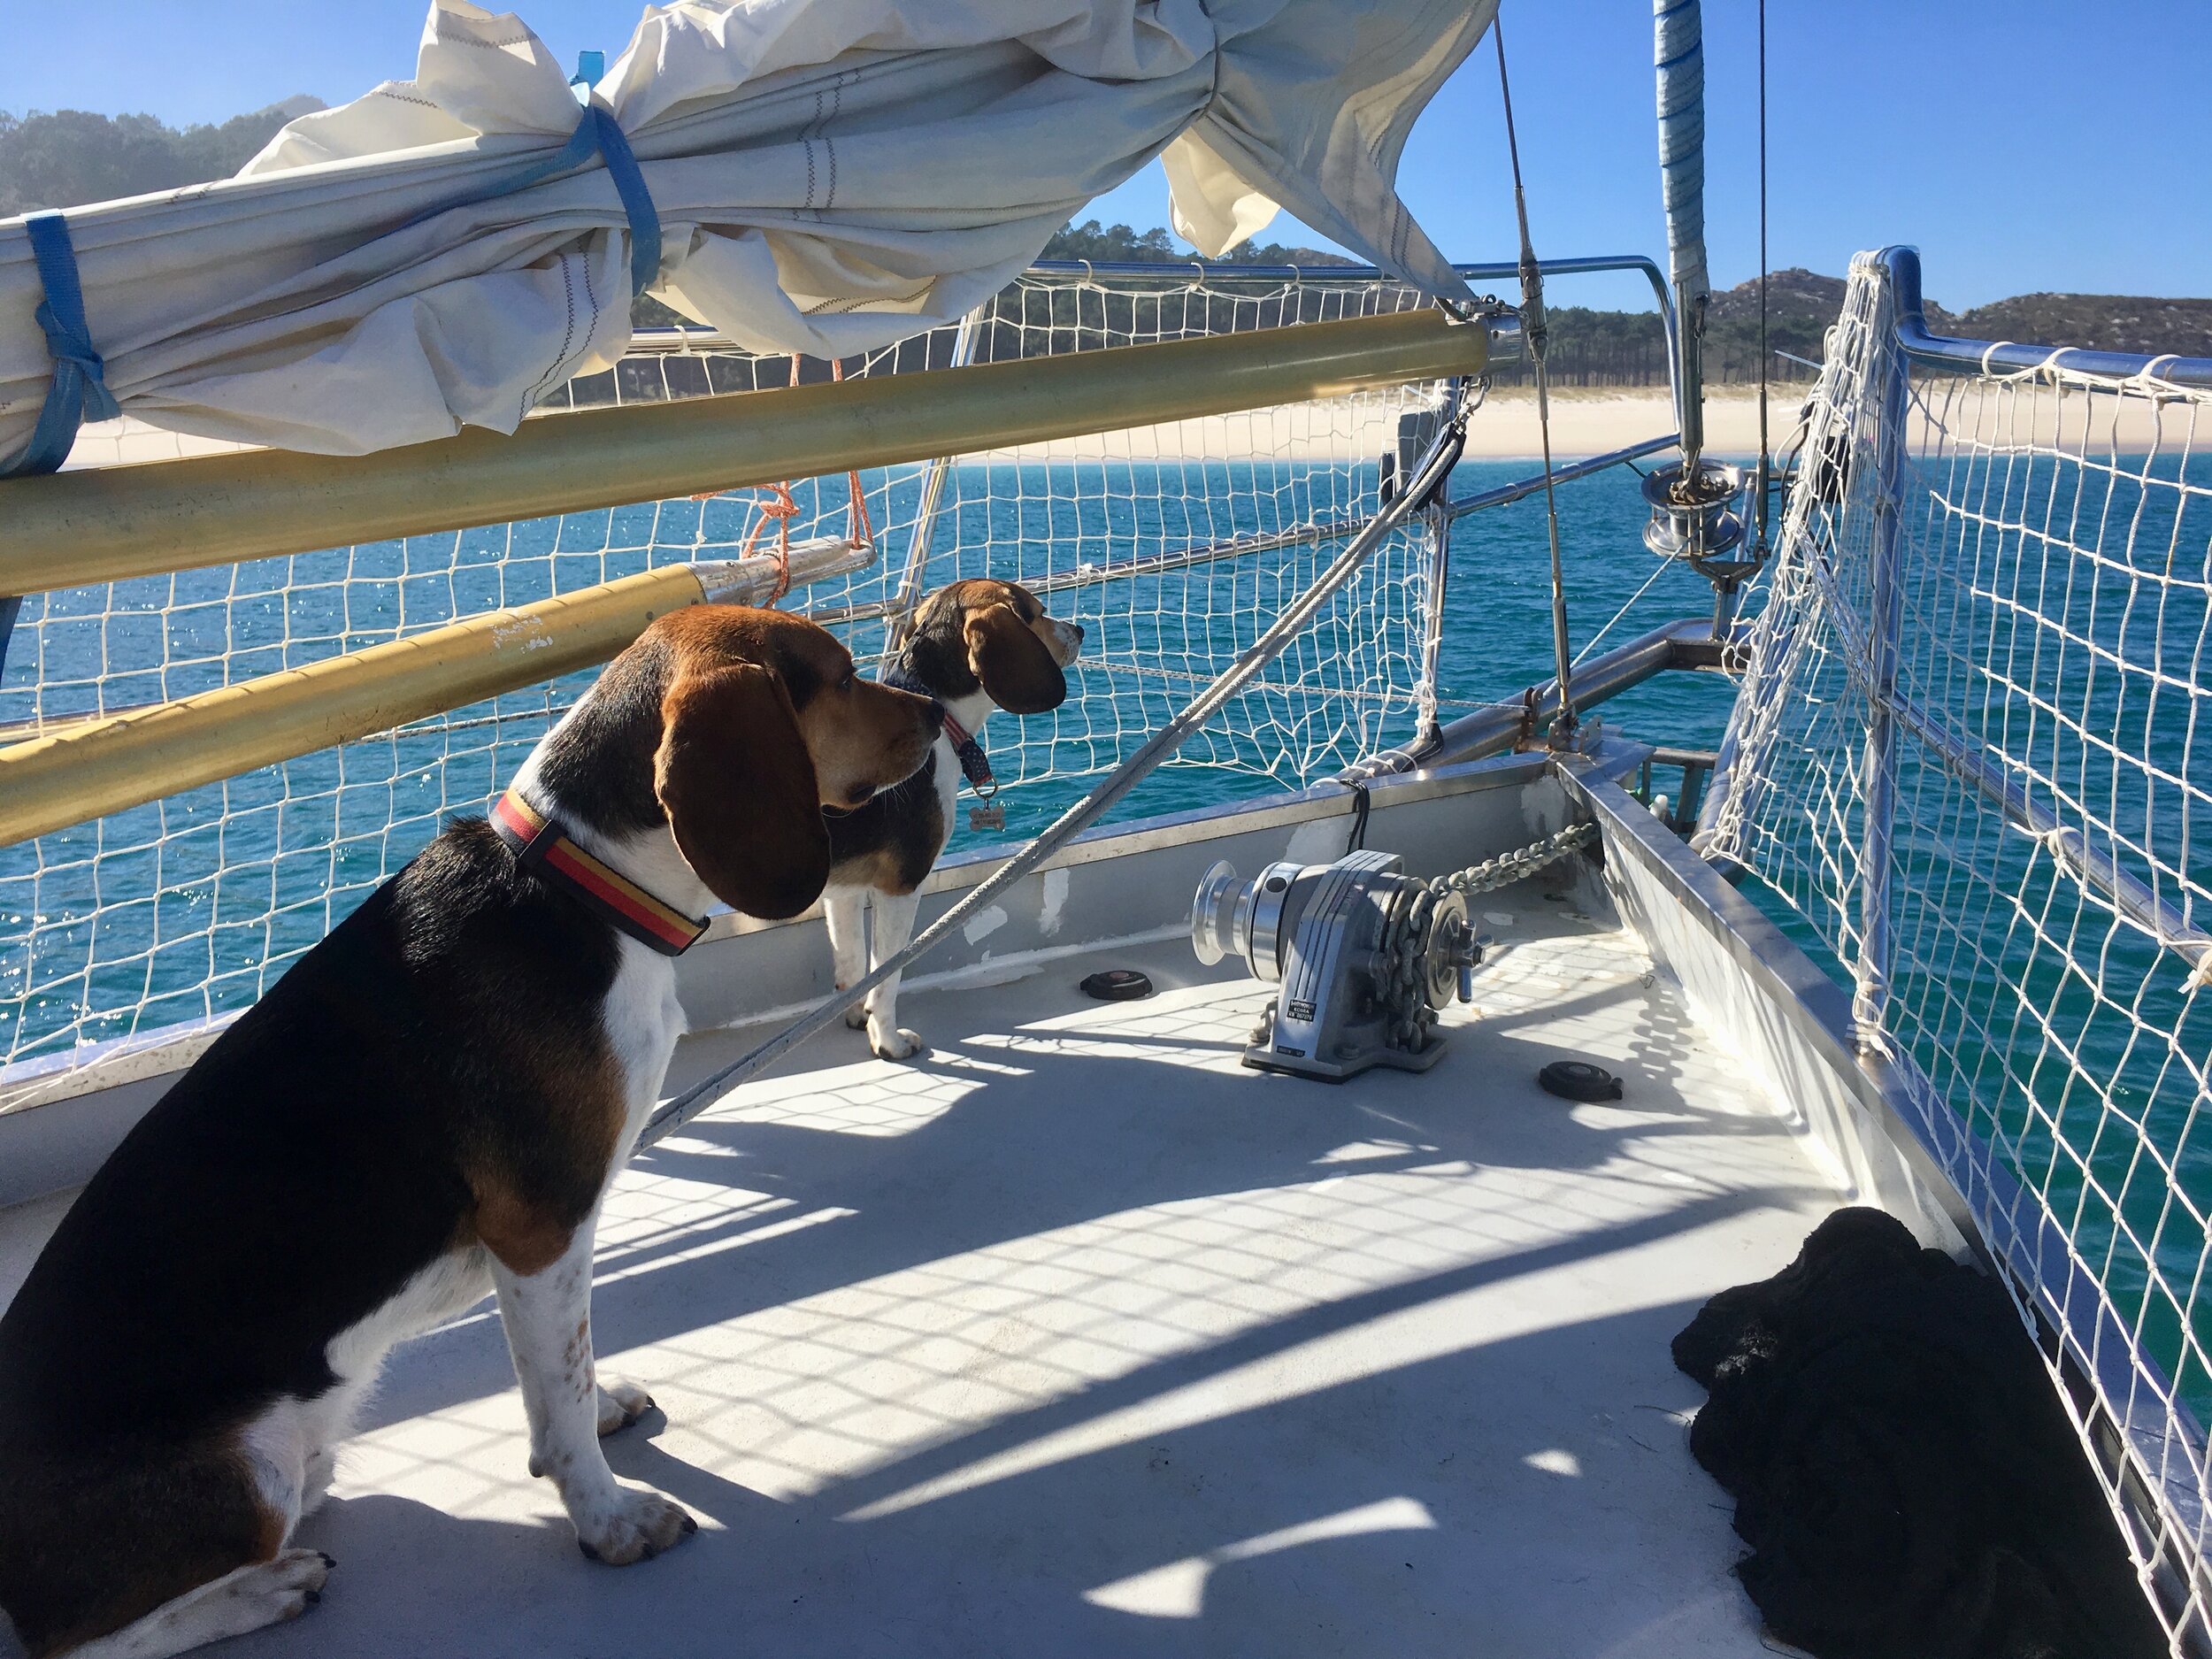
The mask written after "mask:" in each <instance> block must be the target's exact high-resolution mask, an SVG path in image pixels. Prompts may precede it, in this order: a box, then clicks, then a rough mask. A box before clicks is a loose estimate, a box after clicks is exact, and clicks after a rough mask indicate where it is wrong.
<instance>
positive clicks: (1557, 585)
mask: <svg viewBox="0 0 2212 1659" xmlns="http://www.w3.org/2000/svg"><path fill="white" fill-rule="evenodd" d="M1490 32H1491V34H1492V35H1493V37H1494V39H1495V41H1496V42H1497V48H1498V96H1499V97H1500V98H1501V99H1502V100H1503V102H1504V104H1505V148H1506V153H1507V154H1508V155H1509V156H1510V157H1512V159H1513V212H1514V216H1515V217H1516V218H1517V219H1518V220H1519V221H1520V227H1521V333H1522V336H1523V338H1525V340H1527V342H1528V355H1529V358H1530V361H1532V363H1534V364H1535V365H1536V428H1537V433H1538V434H1539V436H1540V437H1541V439H1542V440H1543V446H1544V522H1545V526H1546V527H1547V528H1548V531H1549V532H1550V535H1551V644H1552V655H1553V657H1555V658H1556V659H1557V662H1558V664H1559V715H1558V718H1555V720H1553V721H1552V723H1551V744H1552V747H1553V748H1554V749H1563V748H1564V747H1565V746H1566V744H1567V741H1568V740H1569V739H1570V738H1571V737H1572V736H1573V735H1574V730H1575V705H1574V694H1573V690H1572V688H1571V686H1570V685H1569V684H1568V678H1569V676H1570V674H1571V672H1573V669H1574V663H1573V661H1572V660H1571V658H1570V657H1569V656H1568V654H1567V575H1566V569H1565V567H1564V565H1563V564H1562V563H1561V561H1560V557H1559V496H1558V494H1557V492H1556V491H1555V490H1554V488H1552V475H1551V394H1550V388H1549V386H1548V380H1547V377H1546V374H1545V371H1544V346H1545V342H1546V339H1547V337H1548V335H1549V334H1550V332H1551V331H1550V328H1549V327H1548V325H1547V324H1546V323H1545V321H1544V273H1543V269H1542V267H1541V266H1540V265H1538V264H1537V263H1536V249H1535V246H1534V244H1533V243H1532V242H1530V241H1529V236H1528V197H1527V196H1526V195H1525V193H1524V192H1523V190H1522V188H1521V146H1520V142H1519V141H1518V140H1517V138H1515V136H1514V134H1513V89H1512V88H1511V87H1509V86H1508V85H1507V84H1506V79H1505V19H1503V18H1502V17H1500V18H1498V19H1494V21H1493V22H1492V23H1491V25H1490Z"/></svg>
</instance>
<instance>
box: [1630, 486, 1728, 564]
mask: <svg viewBox="0 0 2212 1659" xmlns="http://www.w3.org/2000/svg"><path fill="white" fill-rule="evenodd" d="M1742 490H1743V472H1742V470H1741V469H1740V468H1738V467H1734V466H1730V465H1726V464H1725V463H1724V462H1718V461H1707V462H1704V463H1702V464H1701V465H1700V466H1699V467H1698V469H1697V472H1696V475H1695V477H1694V479H1693V480H1690V481H1689V482H1687V483H1686V482H1685V480H1684V479H1683V474H1682V468H1681V466H1680V465H1679V464H1677V465H1673V466H1663V467H1659V468H1657V469H1655V471H1653V472H1650V473H1648V474H1647V475H1646V477H1645V479H1644V504H1645V505H1646V506H1647V507H1649V508H1650V509H1651V520H1650V522H1649V523H1647V525H1645V526H1644V545H1645V546H1646V547H1647V548H1649V549H1651V550H1652V551H1653V552H1654V553H1656V554H1657V555H1659V557H1661V558H1671V559H1689V560H1691V561H1692V562H1693V563H1694V562H1696V561H1699V560H1703V559H1714V558H1718V557H1721V555H1723V554H1724V553H1726V552H1729V551H1730V550H1731V549H1733V548H1734V547H1735V546H1736V545H1737V543H1739V542H1740V541H1742V540H1743V536H1744V522H1743V518H1742V515H1741V514H1740V513H1738V512H1737V511H1736V508H1735V502H1736V497H1737V496H1738V495H1740V494H1741V493H1742Z"/></svg>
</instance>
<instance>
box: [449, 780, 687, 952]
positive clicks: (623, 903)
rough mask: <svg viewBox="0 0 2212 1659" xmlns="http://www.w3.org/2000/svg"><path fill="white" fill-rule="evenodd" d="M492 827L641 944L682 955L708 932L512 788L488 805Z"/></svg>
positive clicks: (521, 854)
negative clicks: (594, 853) (572, 837)
mask: <svg viewBox="0 0 2212 1659" xmlns="http://www.w3.org/2000/svg"><path fill="white" fill-rule="evenodd" d="M492 828H493V829H495V830H496V831H497V832H498V833H499V839H500V840H502V841H505V842H506V843H507V845H508V846H510V847H511V848H513V849H515V856H517V857H518V858H519V859H520V860H521V861H522V862H523V864H526V865H528V866H530V867H532V868H534V870H536V871H537V872H538V873H539V874H540V875H542V876H546V877H548V878H549V879H551V880H552V882H553V884H554V885H555V886H556V887H565V888H566V889H567V890H568V891H569V892H570V893H572V894H573V895H575V896H576V897H577V898H578V899H580V900H581V901H582V902H583V906H584V908H585V909H586V910H591V911H593V912H594V913H595V914H596V915H598V916H599V917H600V918H602V919H603V920H605V921H609V922H611V923H613V924H614V926H617V927H618V928H620V929H621V930H622V931H623V932H624V933H627V934H629V936H630V937H631V938H633V939H634V940H636V941H638V942H639V943H640V944H641V945H646V946H649V947H650V948H651V949H655V950H657V951H659V952H660V953H661V955H662V956H682V955H683V953H684V952H685V951H687V950H688V949H691V947H692V946H694V945H695V944H697V943H698V942H699V935H700V934H702V933H705V932H706V931H707V924H706V922H705V920H704V918H700V917H694V916H686V915H685V914H684V913H683V912H682V911H681V910H677V909H675V908H674V907H673V906H672V905H667V904H664V903H662V902H660V901H659V900H658V899H657V898H655V897H654V896H653V895H651V894H649V893H648V892H647V891H646V890H645V889H644V888H643V887H640V886H638V884H637V883H636V882H634V881H633V880H631V879H629V878H628V877H626V876H625V875H623V874H622V873H621V872H619V871H617V870H613V869H611V868H610V867H609V866H608V865H606V864H603V863H602V862H601V861H600V860H598V859H596V858H595V857H593V856H591V855H590V854H589V853H588V852H586V851H585V850H584V849H582V848H581V847H579V846H578V845H577V844H576V843H575V842H574V841H571V840H570V839H569V838H568V836H567V835H566V834H565V833H564V832H563V831H562V829H561V826H560V824H559V823H558V822H557V820H555V819H553V818H548V817H546V815H545V814H544V813H542V812H541V811H539V810H537V808H535V807H534V806H532V805H531V804H530V803H528V802H527V801H526V800H524V799H523V798H522V796H521V795H518V794H517V793H516V792H515V791H514V790H512V789H510V790H508V791H507V793H506V794H504V795H501V796H500V797H499V799H498V800H497V801H495V802H494V803H492Z"/></svg>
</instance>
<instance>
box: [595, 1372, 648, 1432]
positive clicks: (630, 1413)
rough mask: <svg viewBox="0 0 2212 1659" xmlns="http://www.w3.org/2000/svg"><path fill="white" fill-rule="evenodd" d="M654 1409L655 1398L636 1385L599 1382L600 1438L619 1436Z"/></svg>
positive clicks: (605, 1380)
mask: <svg viewBox="0 0 2212 1659" xmlns="http://www.w3.org/2000/svg"><path fill="white" fill-rule="evenodd" d="M651 1409H653V1396H652V1395H651V1394H647V1393H646V1392H645V1390H644V1389H642V1388H641V1387H639V1386H637V1385H636V1384H635V1383H624V1382H609V1381H608V1380H607V1379H604V1378H602V1379H600V1382H599V1438H600V1439H601V1440H605V1439H606V1438H607V1436H608V1435H610V1434H619V1433H621V1432H622V1431H623V1430H625V1429H626V1428H628V1427H629V1426H630V1425H632V1424H633V1423H635V1422H636V1421H637V1420H638V1419H639V1418H640V1417H643V1416H644V1415H645V1414H646V1413H647V1412H648V1411H650V1410H651Z"/></svg>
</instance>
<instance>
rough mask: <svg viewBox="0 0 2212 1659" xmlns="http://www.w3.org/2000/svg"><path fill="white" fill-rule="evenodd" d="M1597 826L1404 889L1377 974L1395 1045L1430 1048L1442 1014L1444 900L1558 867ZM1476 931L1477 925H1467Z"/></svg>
mask: <svg viewBox="0 0 2212 1659" xmlns="http://www.w3.org/2000/svg"><path fill="white" fill-rule="evenodd" d="M1596 835H1597V826H1596V825H1594V824H1570V825H1568V826H1566V828H1564V829H1563V830H1560V831H1558V832H1557V833H1555V834H1551V835H1548V836H1546V837H1545V838H1544V839H1543V840H1542V841H1535V842H1532V843H1531V844H1530V845H1528V846H1526V847H1517V848H1515V849H1513V850H1512V851H1511V852H1506V853H1500V854H1499V855H1498V856H1496V857H1495V858H1486V859H1485V860H1483V861H1482V863H1480V864H1470V865H1468V866H1467V868H1466V869H1464V870H1455V871H1452V872H1450V873H1448V874H1447V875H1440V876H1438V877H1436V878H1435V879H1432V880H1431V881H1429V882H1428V883H1427V884H1426V885H1425V886H1421V887H1411V886H1409V887H1403V888H1401V889H1400V891H1399V893H1398V895H1397V896H1396V897H1395V898H1394V900H1393V901H1392V902H1391V907H1390V915H1389V918H1388V919H1387V920H1386V922H1385V924H1384V926H1383V942H1382V948H1381V950H1380V951H1379V956H1380V957H1381V959H1382V964H1383V966H1382V972H1380V973H1379V974H1378V975H1377V983H1376V987H1375V989H1376V995H1377V1000H1378V1001H1379V1002H1381V1003H1382V1005H1383V1006H1384V1007H1385V1008H1386V1009H1387V1010H1389V1012H1390V1041H1391V1042H1392V1043H1393V1044H1394V1045H1395V1046H1396V1047H1398V1048H1405V1049H1409V1050H1411V1051H1415V1052H1417V1051H1419V1050H1420V1049H1422V1048H1425V1047H1427V1046H1428V1040H1429V1033H1430V1031H1431V1030H1432V1029H1433V1027H1434V1026H1435V1025H1436V1022H1437V1019H1438V1018H1439V1010H1437V1009H1436V1008H1435V1007H1434V1006H1433V1005H1432V1003H1431V1002H1430V1001H1429V997H1428V987H1427V986H1426V984H1425V979H1426V978H1427V961H1428V954H1429V945H1430V939H1429V932H1430V927H1431V924H1432V920H1433V918H1434V917H1435V914H1436V907H1437V904H1438V903H1439V902H1440V901H1441V900H1443V899H1445V898H1448V897H1449V896H1451V895H1458V896H1459V897H1460V898H1461V899H1462V900H1466V899H1470V898H1472V897H1474V896H1475V895H1478V894H1482V893H1493V892H1495V891H1496V890H1497V889H1498V888H1500V887H1510V886H1512V885H1513V883H1515V882H1516V881H1519V880H1521V879H1524V878H1525V877H1527V876H1530V875H1533V874H1534V873H1535V872H1537V871H1539V870H1541V869H1543V868H1544V867H1545V866H1547V865H1548V864H1556V863H1557V862H1558V861H1559V860H1560V859H1562V858H1564V857H1565V856H1567V855H1568V854H1569V853H1571V852H1573V851H1575V850H1576V849H1578V848H1580V847H1583V846H1585V845H1586V844H1587V843H1588V842H1589V841H1593V840H1594V839H1595V837H1596ZM1463 926H1469V928H1470V931H1472V930H1471V924H1466V923H1464V922H1463Z"/></svg>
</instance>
